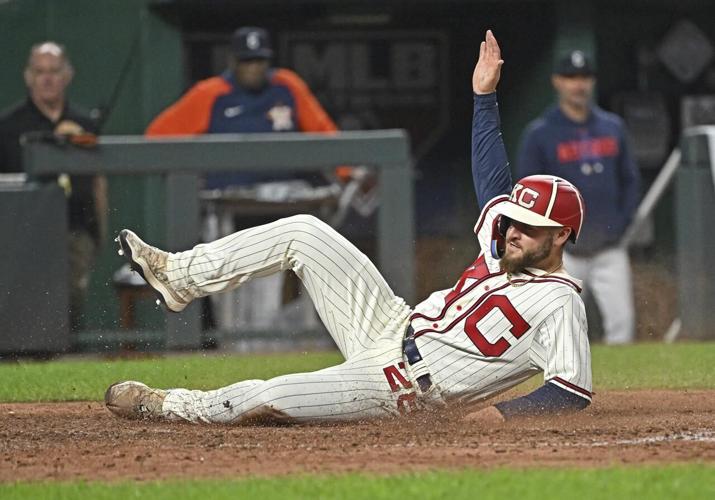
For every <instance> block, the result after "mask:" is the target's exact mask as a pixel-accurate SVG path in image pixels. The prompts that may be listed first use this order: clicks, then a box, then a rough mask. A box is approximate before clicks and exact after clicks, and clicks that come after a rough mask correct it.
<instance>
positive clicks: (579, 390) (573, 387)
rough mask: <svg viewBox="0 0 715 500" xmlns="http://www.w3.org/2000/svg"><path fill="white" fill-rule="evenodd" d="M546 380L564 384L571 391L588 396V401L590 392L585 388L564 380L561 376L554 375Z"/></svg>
mask: <svg viewBox="0 0 715 500" xmlns="http://www.w3.org/2000/svg"><path fill="white" fill-rule="evenodd" d="M548 382H557V383H559V384H562V385H565V386H566V387H568V388H569V389H571V390H573V391H576V392H577V393H579V394H580V395H582V396H583V397H585V398H588V400H589V401H590V400H591V396H592V394H591V393H590V392H589V391H587V390H586V389H583V388H581V387H579V386H577V385H575V384H572V383H571V382H569V381H567V380H564V379H562V378H561V377H554V378H552V379H549V380H548Z"/></svg>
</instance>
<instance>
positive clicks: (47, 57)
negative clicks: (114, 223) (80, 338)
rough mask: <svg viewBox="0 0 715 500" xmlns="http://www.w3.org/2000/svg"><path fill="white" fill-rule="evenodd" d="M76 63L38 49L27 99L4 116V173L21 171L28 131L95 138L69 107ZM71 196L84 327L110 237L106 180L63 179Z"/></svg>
mask: <svg viewBox="0 0 715 500" xmlns="http://www.w3.org/2000/svg"><path fill="white" fill-rule="evenodd" d="M73 73H74V71H73V68H72V64H71V63H70V61H69V58H68V57H67V53H66V51H65V49H64V47H63V46H61V45H58V44H57V43H55V42H44V43H40V44H37V45H34V46H33V47H32V49H31V50H30V55H29V57H28V60H27V66H26V67H25V72H24V79H25V85H26V86H27V90H28V95H27V98H26V99H24V100H23V101H21V102H19V103H17V104H15V105H14V106H12V107H11V108H10V109H8V110H6V111H5V112H3V113H1V114H0V172H22V171H23V170H24V169H23V166H22V153H21V148H20V141H21V137H22V135H23V134H25V133H27V132H50V133H55V134H60V135H72V134H78V133H83V132H91V133H96V132H97V130H96V124H95V123H94V121H93V120H92V119H91V118H90V117H89V116H88V115H87V114H86V113H84V112H82V111H80V110H78V109H77V108H75V107H73V106H72V105H71V104H69V103H68V102H67V98H66V94H65V91H66V89H67V86H68V85H69V84H70V82H71V81H72V76H73ZM57 181H58V183H59V184H60V185H61V186H62V187H63V188H64V190H65V193H66V194H67V197H68V220H69V231H70V234H69V241H68V243H69V255H70V322H71V327H72V329H76V328H77V327H78V326H79V320H80V316H81V306H82V303H83V302H84V299H85V295H86V291H87V287H88V284H89V272H90V270H91V266H92V263H93V261H94V258H95V255H96V252H97V248H98V245H99V243H100V242H101V241H102V239H103V236H104V234H106V214H107V187H106V179H105V178H104V177H103V176H91V175H73V176H71V177H69V176H67V175H60V176H59V177H58V179H57Z"/></svg>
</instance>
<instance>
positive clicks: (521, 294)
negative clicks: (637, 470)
mask: <svg viewBox="0 0 715 500" xmlns="http://www.w3.org/2000/svg"><path fill="white" fill-rule="evenodd" d="M507 199H508V196H506V195H505V196H499V197H497V198H494V199H493V200H492V201H490V202H489V203H488V204H487V205H486V207H485V209H484V210H483V211H482V214H481V216H480V218H479V220H478V222H477V225H476V226H475V233H477V238H478V240H479V244H480V247H481V248H482V253H481V254H480V256H479V258H478V259H477V261H475V263H474V264H473V265H472V266H471V267H470V268H468V269H467V270H466V271H465V272H464V273H463V275H462V278H461V279H460V281H459V282H458V283H457V285H456V286H455V288H454V289H452V290H442V291H439V292H435V293H433V294H432V295H430V297H429V298H428V299H427V300H425V301H423V302H422V303H420V304H419V305H418V306H417V307H416V308H415V310H414V312H413V314H412V315H411V324H412V327H413V328H414V330H415V335H416V337H417V341H416V342H417V347H418V348H419V350H420V353H421V354H422V358H423V359H424V360H425V362H426V363H427V365H428V366H429V367H430V374H431V375H432V380H433V381H434V382H435V383H436V384H437V385H438V386H439V387H440V388H441V390H442V391H443V395H444V397H445V398H446V399H448V400H450V399H459V400H462V401H477V400H481V399H485V398H488V397H489V396H492V395H494V394H496V393H498V392H501V391H504V390H506V389H509V388H510V387H513V386H514V385H516V384H518V383H520V382H522V381H524V380H526V379H528V378H529V377H531V376H532V375H535V374H536V373H538V372H543V373H544V379H545V381H548V382H551V383H554V384H556V385H557V386H559V387H561V388H563V389H566V390H567V391H570V392H572V393H574V394H577V395H579V396H581V397H584V398H586V399H588V400H589V401H590V400H591V355H590V348H589V344H588V335H587V325H586V313H585V309H584V305H583V301H582V300H581V298H580V296H579V292H580V290H581V288H580V285H581V283H580V282H579V281H578V280H576V279H574V278H572V277H571V276H569V275H568V274H566V273H554V274H548V273H546V272H545V271H542V270H540V269H530V268H528V269H526V270H525V272H524V273H520V274H517V275H514V276H513V277H512V282H513V283H515V284H517V285H521V286H514V285H512V284H510V283H509V281H508V279H507V276H506V273H504V272H501V271H500V268H499V261H498V259H496V258H494V257H493V256H492V254H491V251H490V246H491V241H492V234H493V225H494V223H495V217H496V216H497V214H498V213H499V212H498V210H499V204H500V203H504V202H505V200H507ZM475 339H476V342H480V343H481V346H478V345H477V343H476V342H475ZM501 351H503V352H501ZM487 353H491V354H492V355H491V356H490V355H487ZM497 353H499V354H497Z"/></svg>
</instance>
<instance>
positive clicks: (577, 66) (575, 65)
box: [553, 50, 596, 76]
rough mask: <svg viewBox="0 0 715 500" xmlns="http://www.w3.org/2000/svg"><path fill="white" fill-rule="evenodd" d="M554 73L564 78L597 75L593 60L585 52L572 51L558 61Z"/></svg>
mask: <svg viewBox="0 0 715 500" xmlns="http://www.w3.org/2000/svg"><path fill="white" fill-rule="evenodd" d="M553 73H554V74H555V75H563V76H574V75H584V76H593V75H594V74H595V73H596V68H595V67H594V65H593V61H592V60H591V58H590V57H589V56H588V55H586V53H585V52H584V51H582V50H572V51H570V52H568V53H566V54H565V55H563V56H561V57H560V58H559V59H558V60H557V61H556V64H555V65H554V72H553Z"/></svg>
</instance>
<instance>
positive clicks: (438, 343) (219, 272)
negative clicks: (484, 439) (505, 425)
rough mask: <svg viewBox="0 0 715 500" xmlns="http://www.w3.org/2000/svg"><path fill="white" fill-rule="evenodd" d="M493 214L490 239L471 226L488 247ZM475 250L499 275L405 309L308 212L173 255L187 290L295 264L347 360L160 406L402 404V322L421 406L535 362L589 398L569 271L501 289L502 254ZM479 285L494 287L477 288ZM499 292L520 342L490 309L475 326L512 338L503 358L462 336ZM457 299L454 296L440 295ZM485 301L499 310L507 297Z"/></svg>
mask: <svg viewBox="0 0 715 500" xmlns="http://www.w3.org/2000/svg"><path fill="white" fill-rule="evenodd" d="M487 212H488V213H487ZM495 215H496V214H495V213H494V212H493V211H491V210H485V211H484V212H483V214H482V219H481V220H480V221H481V222H482V224H481V225H482V226H483V227H484V228H486V227H487V226H489V228H490V229H489V236H486V229H484V230H483V231H480V232H479V234H478V237H479V242H480V246H481V247H482V249H487V248H488V247H489V244H490V242H489V241H488V239H490V236H491V224H492V221H493V219H494V216H495ZM485 238H486V239H485ZM482 255H483V256H484V258H485V259H486V260H485V262H486V264H487V265H488V267H489V269H490V270H491V271H492V272H495V273H496V274H494V275H490V276H489V277H487V278H486V279H474V278H472V277H470V276H473V275H474V269H472V268H468V269H467V270H466V271H465V273H464V275H463V277H462V279H460V282H459V283H458V284H457V286H456V287H455V289H453V290H443V291H440V292H435V293H434V294H432V295H431V296H430V297H429V298H428V299H427V300H426V301H424V302H422V303H421V304H419V305H418V306H417V308H415V310H414V311H411V309H410V308H409V306H407V305H406V304H405V302H404V301H403V300H402V299H401V298H400V297H397V296H396V295H395V294H394V293H393V292H392V290H391V289H390V287H389V286H388V285H387V283H386V282H385V280H384V279H383V278H382V276H381V275H380V274H379V272H378V271H377V269H376V268H375V266H374V265H373V264H372V263H371V262H370V260H369V259H368V258H367V257H366V256H365V255H363V254H362V253H361V252H360V251H359V250H358V249H357V248H355V247H354V246H353V245H352V244H351V243H350V242H348V241H347V240H346V239H345V238H343V237H342V236H340V235H339V234H338V233H337V232H336V231H335V230H333V229H332V228H331V227H329V226H328V225H327V224H325V223H323V222H321V221H320V220H318V219H316V218H314V217H312V216H307V215H298V216H294V217H289V218H286V219H281V220H278V221H275V222H273V223H270V224H266V225H264V226H258V227H255V228H250V229H246V230H244V231H239V232H237V233H234V234H232V235H229V236H226V237H224V238H222V239H219V240H217V241H214V242H212V243H208V244H203V245H198V246H197V247H195V248H194V249H192V250H189V251H186V252H180V253H175V254H171V255H170V257H169V260H168V263H167V269H168V273H167V274H168V277H169V279H170V281H171V284H172V286H173V287H174V288H175V289H177V290H178V291H179V292H180V293H183V294H188V295H189V296H191V297H193V298H197V297H202V296H205V295H208V294H212V293H218V292H222V291H226V290H230V289H233V288H235V287H237V286H239V285H240V284H241V283H244V282H246V281H248V280H250V279H252V278H256V277H260V276H265V275H267V274H270V273H274V272H278V271H283V270H287V269H292V270H293V271H294V272H295V273H296V274H297V275H298V277H299V278H300V279H301V280H302V281H303V284H304V285H305V287H306V289H307V291H308V293H309V295H310V297H311V298H312V300H313V303H314V304H315V307H316V310H317V312H318V314H319V316H320V318H321V319H322V321H323V323H324V324H325V326H326V328H327V329H328V331H329V333H330V335H331V336H332V338H333V339H334V341H335V343H336V345H337V346H338V348H339V349H340V352H341V353H342V354H343V356H344V357H345V360H346V361H345V362H344V363H342V364H340V365H338V366H334V367H330V368H326V369H324V370H320V371H317V372H312V373H299V374H291V375H285V376H280V377H276V378H273V379H271V380H267V381H262V380H248V381H242V382H238V383H236V384H233V385H230V386H227V387H223V388H220V389H217V390H214V391H192V390H187V389H172V390H170V391H168V394H167V396H166V398H165V400H164V405H163V411H164V413H165V414H166V415H167V416H169V417H170V418H179V419H186V420H190V421H204V422H216V423H240V422H243V421H247V420H250V419H251V418H254V417H258V416H274V417H275V418H278V419H286V420H292V421H315V420H350V419H363V418H373V417H381V416H388V415H398V414H400V413H401V411H402V410H404V409H405V407H409V406H410V404H409V402H411V401H412V400H411V399H410V398H409V396H413V395H414V391H415V390H416V388H417V384H415V383H414V380H413V377H412V375H411V374H410V373H409V365H408V366H407V370H408V371H407V372H405V365H406V364H405V363H403V354H402V338H403V336H404V332H405V329H406V327H407V325H408V322H410V321H411V323H412V326H413V327H414V328H415V330H416V332H417V334H418V335H419V338H418V339H417V345H418V347H419V348H420V351H421V353H422V356H423V358H424V359H425V361H426V362H427V366H428V367H429V369H430V373H431V375H432V379H433V381H434V382H436V387H435V390H431V391H430V394H428V395H427V396H426V397H425V398H426V399H427V402H426V404H439V403H441V402H442V401H443V398H444V400H453V399H466V400H476V399H481V398H484V397H487V396H489V395H492V394H494V393H495V392H498V391H501V390H505V389H507V388H509V387H512V386H514V385H515V384H517V383H519V382H521V381H522V380H524V379H526V378H528V377H529V376H531V375H533V374H534V373H536V372H538V371H539V370H543V371H544V373H545V376H546V378H547V379H549V380H551V381H552V382H554V383H556V384H557V385H559V386H560V387H563V388H564V389H567V390H569V391H572V392H575V393H576V394H579V395H580V396H583V397H586V398H589V399H590V390H591V375H590V355H589V349H588V340H587V337H586V327H585V314H584V311H583V304H582V302H581V300H580V298H579V297H578V294H577V292H576V289H577V287H578V285H577V284H575V283H574V282H575V280H573V278H571V277H569V276H568V275H565V274H558V275H556V274H553V275H550V276H548V277H545V278H538V277H537V278H532V277H531V276H530V275H517V276H516V277H515V280H514V281H517V280H525V281H529V280H532V281H530V282H528V284H527V285H525V286H523V287H517V288H515V287H513V286H511V285H509V286H506V287H505V286H504V285H505V284H506V285H508V283H507V281H506V277H505V275H504V274H503V273H499V272H498V267H499V264H498V261H496V260H494V259H492V258H491V257H490V256H488V255H487V254H486V253H485V252H484V251H483V252H482ZM480 258H481V257H480ZM542 283H543V284H542ZM485 286H488V287H490V290H491V291H488V292H484V291H481V290H482V289H483V287H485ZM458 290H459V291H461V294H460V293H457V292H458ZM450 293H451V295H450ZM496 295H501V296H502V297H507V298H508V300H509V301H512V303H513V304H514V306H515V307H516V308H517V309H518V311H519V312H520V314H521V315H522V316H523V318H524V319H525V320H526V321H527V322H528V323H529V329H528V331H527V332H526V333H524V334H522V335H521V337H520V338H519V340H518V342H516V341H515V339H514V338H513V337H510V336H509V334H508V333H506V332H507V330H508V329H509V328H510V327H511V325H510V324H508V323H507V322H506V320H505V317H504V316H503V315H500V314H498V311H494V310H492V311H490V312H489V314H487V315H486V316H485V317H484V318H483V319H481V320H480V322H479V323H478V326H479V330H480V331H483V332H484V334H485V337H486V338H487V339H490V340H491V341H496V340H495V339H498V338H499V337H501V336H503V337H505V338H507V340H508V342H510V343H511V344H513V345H512V346H510V347H509V348H508V349H507V350H506V352H505V353H504V354H503V355H500V356H498V357H487V356H485V355H483V354H482V353H481V352H480V351H479V350H478V349H477V347H476V345H475V343H474V342H473V341H472V340H470V337H469V336H468V335H467V333H465V326H464V325H465V324H467V323H468V322H469V319H465V318H467V317H472V316H473V311H474V310H475V308H477V309H479V311H483V310H484V308H483V307H481V306H480V305H481V304H483V303H484V301H485V298H486V299H488V298H489V297H491V296H496ZM453 297H458V298H457V300H451V301H449V300H448V301H447V302H445V298H450V299H451V298H453ZM493 300H496V301H497V302H499V304H500V306H501V307H502V308H503V307H505V306H504V304H503V303H502V302H501V301H503V300H504V299H503V298H502V299H492V301H493ZM480 307H481V308H480ZM410 318H411V320H410ZM435 325H436V326H435ZM522 326H523V325H522ZM388 372H389V373H391V374H392V377H391V378H390V377H388V376H387V374H388ZM402 377H404V379H403V378H402ZM400 381H401V383H400ZM436 389H439V391H438V390H436ZM405 397H407V398H408V399H407V403H406V401H404V400H403V398H405ZM420 399H422V397H421V398H420Z"/></svg>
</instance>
